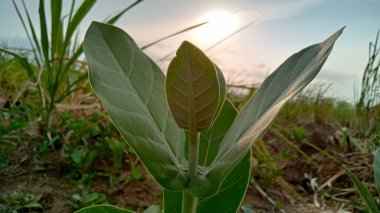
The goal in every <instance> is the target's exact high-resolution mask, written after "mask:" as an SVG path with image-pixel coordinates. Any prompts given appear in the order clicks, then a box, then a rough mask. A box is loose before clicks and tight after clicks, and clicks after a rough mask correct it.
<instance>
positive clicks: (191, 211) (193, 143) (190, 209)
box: [182, 131, 199, 213]
mask: <svg viewBox="0 0 380 213" xmlns="http://www.w3.org/2000/svg"><path fill="white" fill-rule="evenodd" d="M189 138H190V143H189V166H188V169H187V174H188V175H189V177H190V179H193V178H194V177H196V176H197V167H198V149H199V134H198V132H196V131H189ZM197 207H198V198H197V197H194V196H192V195H190V194H188V193H187V192H186V191H183V197H182V213H195V212H196V211H197Z"/></svg>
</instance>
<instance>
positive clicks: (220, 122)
mask: <svg viewBox="0 0 380 213" xmlns="http://www.w3.org/2000/svg"><path fill="white" fill-rule="evenodd" d="M236 115H237V112H236V109H235V108H234V107H233V105H232V104H231V103H230V102H229V101H226V102H225V103H224V105H223V108H222V110H221V112H220V114H219V116H218V118H217V119H216V121H215V123H214V125H213V127H212V128H211V129H209V130H207V131H205V132H202V133H201V136H200V138H201V141H200V148H199V165H200V170H202V168H205V166H207V165H208V164H209V163H210V162H212V160H213V159H214V158H215V156H216V152H217V150H218V147H219V144H220V141H221V140H222V139H223V136H224V134H225V133H226V132H227V130H228V128H229V127H230V126H231V124H232V122H233V121H234V118H235V117H236ZM250 158H251V152H248V153H247V154H246V156H245V157H244V158H243V160H242V161H240V162H239V163H238V165H236V166H235V168H234V169H233V170H232V171H231V172H230V173H229V174H228V175H227V177H226V178H225V179H224V181H223V184H222V186H221V188H220V189H219V191H218V192H217V193H216V194H215V195H214V196H212V197H207V198H200V199H199V206H198V209H197V212H198V213H200V212H236V211H237V209H238V208H239V206H240V203H241V201H242V199H243V197H244V195H245V191H246V189H247V186H248V180H249V176H250V170H251V169H250V168H251V167H250V165H251V164H250ZM210 184H212V183H210ZM181 208H182V192H181V191H176V192H173V191H168V190H164V209H165V212H181Z"/></svg>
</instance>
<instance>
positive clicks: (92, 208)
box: [75, 205, 134, 213]
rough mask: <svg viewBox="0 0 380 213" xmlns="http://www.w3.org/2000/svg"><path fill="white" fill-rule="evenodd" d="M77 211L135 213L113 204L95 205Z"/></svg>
mask: <svg viewBox="0 0 380 213" xmlns="http://www.w3.org/2000/svg"><path fill="white" fill-rule="evenodd" d="M75 213H134V212H133V211H129V210H126V209H121V208H118V207H116V206H111V205H94V206H89V207H85V208H83V209H80V210H78V211H75Z"/></svg>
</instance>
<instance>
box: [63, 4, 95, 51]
mask: <svg viewBox="0 0 380 213" xmlns="http://www.w3.org/2000/svg"><path fill="white" fill-rule="evenodd" d="M95 3H96V0H85V1H84V2H83V3H82V4H81V5H80V7H79V8H78V10H77V11H76V12H75V14H74V16H73V17H72V19H70V20H69V23H68V26H67V31H66V35H65V43H64V45H63V48H64V50H67V48H68V45H69V44H70V41H71V37H72V36H73V34H74V32H75V31H76V30H77V29H78V26H79V24H80V22H81V21H82V20H83V18H84V17H85V16H86V15H87V13H88V12H89V11H90V10H91V8H92V7H93V6H94V4H95Z"/></svg>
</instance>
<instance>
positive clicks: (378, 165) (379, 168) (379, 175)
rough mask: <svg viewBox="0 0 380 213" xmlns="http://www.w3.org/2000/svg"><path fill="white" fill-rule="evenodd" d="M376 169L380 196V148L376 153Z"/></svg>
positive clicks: (376, 181)
mask: <svg viewBox="0 0 380 213" xmlns="http://www.w3.org/2000/svg"><path fill="white" fill-rule="evenodd" d="M374 167H375V168H374V172H375V183H376V186H377V190H378V192H379V194H380V148H378V149H377V150H376V152H375V160H374Z"/></svg>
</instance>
